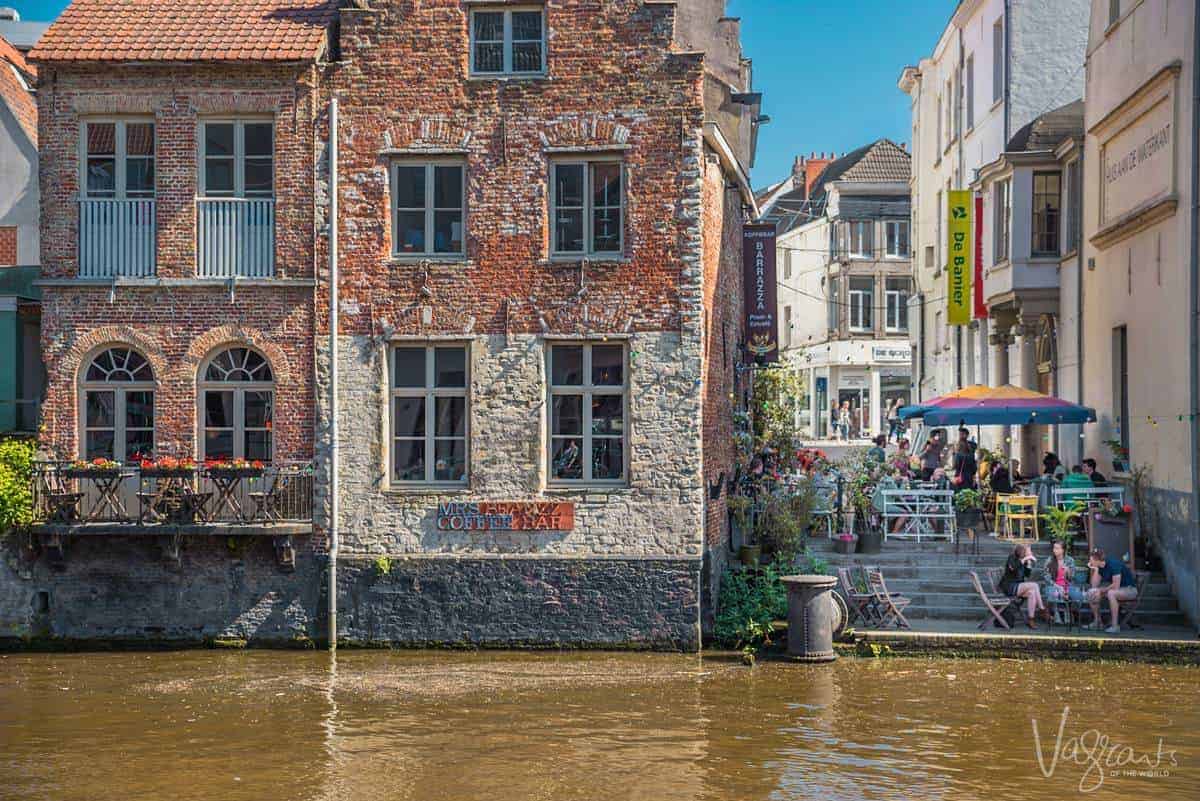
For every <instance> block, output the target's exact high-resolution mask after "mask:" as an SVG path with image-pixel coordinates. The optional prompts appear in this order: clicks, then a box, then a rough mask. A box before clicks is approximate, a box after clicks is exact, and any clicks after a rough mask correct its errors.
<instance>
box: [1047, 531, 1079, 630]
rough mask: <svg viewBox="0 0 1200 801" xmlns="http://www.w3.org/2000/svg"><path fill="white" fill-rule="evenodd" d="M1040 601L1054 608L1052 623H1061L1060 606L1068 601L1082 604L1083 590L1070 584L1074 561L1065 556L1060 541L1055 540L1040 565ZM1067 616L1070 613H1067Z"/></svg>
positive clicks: (1073, 572) (1061, 610)
mask: <svg viewBox="0 0 1200 801" xmlns="http://www.w3.org/2000/svg"><path fill="white" fill-rule="evenodd" d="M1042 572H1043V575H1042V587H1043V589H1042V599H1043V600H1045V601H1046V603H1047V604H1052V605H1053V607H1054V622H1055V623H1063V622H1065V621H1064V620H1063V617H1062V615H1063V609H1062V605H1063V604H1065V603H1066V602H1068V601H1070V602H1073V603H1082V602H1083V590H1081V589H1080V588H1079V587H1077V586H1076V585H1075V584H1074V583H1072V578H1073V577H1074V574H1075V560H1074V559H1072V558H1071V557H1070V556H1069V555H1068V554H1067V548H1066V546H1065V545H1064V544H1063V542H1062V540H1055V541H1054V542H1053V543H1052V544H1051V545H1050V556H1048V557H1047V558H1046V562H1045V564H1043V565H1042ZM1067 614H1068V615H1069V614H1070V612H1069V611H1068V612H1067Z"/></svg>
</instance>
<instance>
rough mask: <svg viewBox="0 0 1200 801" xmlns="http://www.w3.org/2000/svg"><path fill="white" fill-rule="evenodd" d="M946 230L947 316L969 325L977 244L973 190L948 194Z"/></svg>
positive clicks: (955, 191) (949, 320)
mask: <svg viewBox="0 0 1200 801" xmlns="http://www.w3.org/2000/svg"><path fill="white" fill-rule="evenodd" d="M948 199H949V202H948V203H947V205H946V212H947V216H948V218H949V219H948V220H947V226H946V230H947V231H949V234H948V236H947V243H946V245H947V247H946V253H947V254H949V258H948V260H947V265H946V306H947V309H948V311H947V315H946V319H947V322H949V323H950V325H968V324H969V323H970V322H971V317H972V313H973V312H974V310H975V308H974V307H975V303H974V301H975V299H974V297H973V296H972V293H971V282H972V279H973V278H974V271H975V243H974V242H973V241H971V218H972V217H973V216H974V214H973V212H974V206H975V202H974V198H973V197H972V194H971V192H970V191H967V190H962V189H957V190H954V191H951V192H950V193H949V195H948Z"/></svg>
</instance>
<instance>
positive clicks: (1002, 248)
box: [993, 178, 1012, 264]
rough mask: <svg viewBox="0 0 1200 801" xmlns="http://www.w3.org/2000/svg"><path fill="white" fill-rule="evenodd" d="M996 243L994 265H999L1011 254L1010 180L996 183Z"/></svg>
mask: <svg viewBox="0 0 1200 801" xmlns="http://www.w3.org/2000/svg"><path fill="white" fill-rule="evenodd" d="M994 198H995V206H996V208H995V209H994V210H993V212H994V214H995V220H996V222H995V226H996V241H995V243H994V245H995V247H994V251H995V252H994V254H993V255H994V256H995V263H996V264H1001V263H1003V262H1006V261H1008V260H1009V258H1010V257H1011V254H1012V179H1011V178H1006V179H1004V180H1003V181H997V182H996V189H995V194H994Z"/></svg>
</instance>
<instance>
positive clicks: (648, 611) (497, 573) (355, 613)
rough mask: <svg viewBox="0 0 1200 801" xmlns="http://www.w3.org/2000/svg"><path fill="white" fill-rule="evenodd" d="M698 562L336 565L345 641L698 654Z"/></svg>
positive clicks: (509, 560) (506, 560) (522, 559)
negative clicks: (689, 652) (622, 649)
mask: <svg viewBox="0 0 1200 801" xmlns="http://www.w3.org/2000/svg"><path fill="white" fill-rule="evenodd" d="M699 568H700V563H699V560H697V559H673V558H650V559H636V558H613V559H596V558H588V559H573V558H559V559H547V558H535V557H526V556H516V557H514V556H504V557H494V558H483V557H453V558H430V557H403V558H397V559H392V560H391V561H390V563H389V564H388V565H387V572H386V573H384V572H382V571H381V570H380V568H379V567H377V566H376V565H375V564H374V563H373V562H371V561H369V560H361V559H360V560H350V561H348V562H346V563H344V564H342V565H341V566H340V567H339V572H340V578H339V582H338V631H339V635H338V636H339V639H341V640H342V641H344V642H346V643H347V644H372V643H388V644H401V645H416V646H422V645H447V644H449V645H464V646H468V645H470V646H476V645H483V646H488V647H593V648H594V647H614V648H654V649H659V650H682V651H695V650H697V649H699V647H700V628H699V624H698V616H699V586H698V579H699Z"/></svg>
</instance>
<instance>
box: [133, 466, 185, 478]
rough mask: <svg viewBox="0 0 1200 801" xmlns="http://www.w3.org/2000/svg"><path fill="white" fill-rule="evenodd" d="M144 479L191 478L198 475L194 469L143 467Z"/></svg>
mask: <svg viewBox="0 0 1200 801" xmlns="http://www.w3.org/2000/svg"><path fill="white" fill-rule="evenodd" d="M140 472H141V474H142V478H191V477H192V476H194V475H196V468H194V467H143V468H141V471H140Z"/></svg>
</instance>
